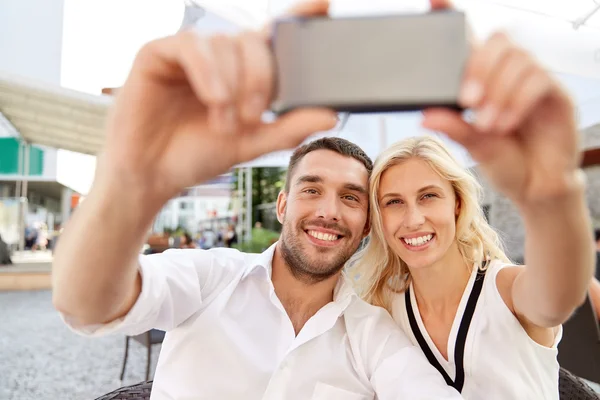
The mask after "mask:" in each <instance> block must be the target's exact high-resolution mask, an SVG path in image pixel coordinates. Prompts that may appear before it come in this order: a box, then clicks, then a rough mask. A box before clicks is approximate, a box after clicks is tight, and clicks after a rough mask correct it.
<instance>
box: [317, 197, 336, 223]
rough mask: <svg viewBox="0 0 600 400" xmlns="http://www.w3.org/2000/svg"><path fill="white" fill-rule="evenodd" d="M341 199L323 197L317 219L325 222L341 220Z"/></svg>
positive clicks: (318, 208)
mask: <svg viewBox="0 0 600 400" xmlns="http://www.w3.org/2000/svg"><path fill="white" fill-rule="evenodd" d="M340 210H341V207H340V199H339V198H338V196H334V195H331V196H323V197H322V198H321V199H320V201H319V203H318V206H317V210H316V217H317V218H322V219H325V220H333V221H339V220H340Z"/></svg>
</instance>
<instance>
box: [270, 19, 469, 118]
mask: <svg viewBox="0 0 600 400" xmlns="http://www.w3.org/2000/svg"><path fill="white" fill-rule="evenodd" d="M273 53H274V57H275V63H276V74H277V76H276V82H277V87H276V93H275V100H274V102H273V104H272V109H273V111H275V112H276V113H283V112H286V111H289V110H291V109H294V108H298V107H312V106H324V107H329V108H333V109H335V110H337V111H340V112H355V113H358V112H382V111H409V110H419V109H422V108H426V107H432V106H443V107H452V108H456V107H458V105H457V99H458V93H459V88H460V83H461V79H462V75H463V70H464V66H465V64H466V59H467V57H468V53H469V45H468V41H467V29H466V20H465V15H464V14H463V13H461V12H457V11H435V12H431V13H427V14H418V15H390V16H377V17H352V18H339V19H330V18H324V17H319V18H306V19H288V20H281V21H278V22H277V23H276V25H275V30H274V36H273Z"/></svg>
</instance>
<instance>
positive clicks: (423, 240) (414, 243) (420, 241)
mask: <svg viewBox="0 0 600 400" xmlns="http://www.w3.org/2000/svg"><path fill="white" fill-rule="evenodd" d="M432 237H433V235H432V234H431V233H430V234H429V235H425V236H421V237H416V238H410V239H407V238H402V240H404V243H406V244H408V245H410V246H421V245H423V244H425V243H427V242H429V241H430V240H431V238H432Z"/></svg>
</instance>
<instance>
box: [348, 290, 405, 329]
mask: <svg viewBox="0 0 600 400" xmlns="http://www.w3.org/2000/svg"><path fill="white" fill-rule="evenodd" d="M344 317H345V319H346V323H347V324H348V325H350V326H349V328H352V329H353V330H355V331H359V332H365V333H370V332H373V331H377V332H378V334H384V335H385V334H386V332H391V331H396V330H398V329H400V328H399V327H398V325H397V324H396V323H395V322H394V320H393V319H392V316H391V315H390V313H388V312H387V310H386V309H385V308H383V307H378V306H374V305H372V304H369V303H367V302H366V301H364V300H363V299H361V298H360V297H358V296H357V297H356V298H355V299H354V300H353V301H352V302H351V304H350V305H349V306H348V309H347V310H346V312H345V313H344Z"/></svg>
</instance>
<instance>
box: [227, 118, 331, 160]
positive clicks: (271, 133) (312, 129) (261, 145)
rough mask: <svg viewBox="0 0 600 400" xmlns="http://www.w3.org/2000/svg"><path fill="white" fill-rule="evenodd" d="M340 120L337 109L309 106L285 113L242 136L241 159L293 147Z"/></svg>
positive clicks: (240, 141)
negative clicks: (334, 110)
mask: <svg viewBox="0 0 600 400" xmlns="http://www.w3.org/2000/svg"><path fill="white" fill-rule="evenodd" d="M336 124H337V115H336V113H335V112H333V111H331V110H328V109H321V108H314V109H311V108H306V109H299V110H295V111H292V112H290V113H288V114H285V115H283V116H282V117H280V118H279V119H277V120H276V121H275V122H273V123H271V124H265V125H263V126H262V127H261V128H260V129H258V130H257V131H256V132H253V133H249V134H247V135H242V136H241V137H240V138H239V144H238V146H239V147H238V149H239V150H238V154H239V157H240V158H241V160H242V161H248V160H253V159H255V158H257V157H259V156H261V155H263V154H267V153H271V152H273V151H278V150H286V149H292V148H294V147H296V146H298V145H299V144H300V143H302V142H303V141H304V140H306V139H307V138H308V137H309V136H311V135H313V134H315V133H317V132H323V131H328V130H331V129H333V128H334V127H335V126H336Z"/></svg>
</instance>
